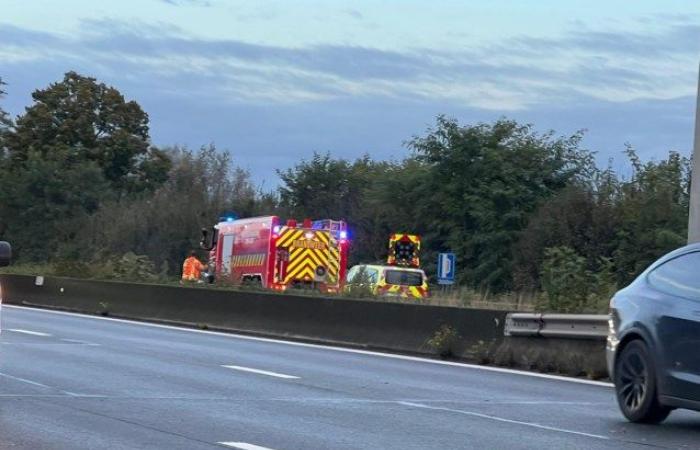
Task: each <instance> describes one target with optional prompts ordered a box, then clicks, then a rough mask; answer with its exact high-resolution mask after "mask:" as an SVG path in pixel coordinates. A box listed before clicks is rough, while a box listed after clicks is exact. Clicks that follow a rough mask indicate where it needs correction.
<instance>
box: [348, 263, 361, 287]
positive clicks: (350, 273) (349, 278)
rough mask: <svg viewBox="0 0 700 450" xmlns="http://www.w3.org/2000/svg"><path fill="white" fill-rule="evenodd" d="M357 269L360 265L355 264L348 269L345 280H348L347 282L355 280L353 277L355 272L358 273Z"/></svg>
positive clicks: (358, 269) (355, 274)
mask: <svg viewBox="0 0 700 450" xmlns="http://www.w3.org/2000/svg"><path fill="white" fill-rule="evenodd" d="M359 271H360V267H359V266H355V267H353V268H352V269H350V270H349V271H348V276H347V280H348V282H349V283H351V282H353V281H355V277H356V276H357V274H358V272H359Z"/></svg>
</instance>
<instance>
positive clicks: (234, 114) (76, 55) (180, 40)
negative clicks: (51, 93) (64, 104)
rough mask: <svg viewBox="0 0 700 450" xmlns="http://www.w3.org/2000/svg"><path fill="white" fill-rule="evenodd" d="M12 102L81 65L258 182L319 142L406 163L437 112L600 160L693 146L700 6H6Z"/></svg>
mask: <svg viewBox="0 0 700 450" xmlns="http://www.w3.org/2000/svg"><path fill="white" fill-rule="evenodd" d="M0 11H1V14H0V77H2V78H3V80H5V81H6V82H7V83H8V86H7V87H6V88H7V91H8V95H7V96H6V98H4V99H3V100H1V101H2V105H3V107H4V108H5V109H7V110H9V111H10V112H11V113H13V114H19V113H21V112H22V111H23V108H24V107H25V106H27V105H28V104H29V103H30V99H31V97H30V94H31V91H32V90H34V89H36V88H39V87H44V86H46V85H48V84H49V83H50V82H53V81H57V80H59V79H60V78H61V77H62V74H63V73H64V72H66V71H68V70H76V71H78V72H80V73H82V74H84V75H90V76H94V77H96V78H98V79H99V80H100V81H104V82H106V83H108V84H111V85H114V86H115V87H117V88H118V89H120V90H121V91H122V92H123V93H124V94H125V95H126V96H127V97H128V98H130V99H134V100H136V101H138V102H139V103H140V104H141V105H142V106H143V107H144V109H145V110H146V111H147V112H148V113H149V116H150V119H151V136H152V138H153V142H154V143H155V144H156V145H168V144H185V145H189V146H191V147H198V146H200V145H203V144H208V143H210V142H214V143H216V145H217V146H219V147H220V148H226V149H229V150H231V151H232V153H233V154H234V157H235V158H236V161H237V163H238V164H240V165H241V166H243V167H245V168H248V169H250V170H251V171H252V173H253V174H254V177H255V179H256V180H257V181H259V182H262V181H264V182H265V184H266V185H267V186H271V185H275V184H276V183H277V178H276V176H275V172H274V171H275V169H277V168H286V167H289V166H290V165H292V164H294V163H295V162H296V161H299V160H300V159H302V158H308V157H309V156H310V155H311V154H312V152H313V151H321V152H325V151H330V152H331V153H332V154H334V155H336V156H344V157H355V156H359V155H360V154H363V153H369V154H371V155H372V156H374V157H376V158H401V157H403V156H404V155H406V154H407V150H406V149H405V147H404V145H403V143H404V142H405V141H406V140H407V139H410V138H411V137H412V136H414V135H416V134H422V133H423V132H424V131H425V130H426V129H427V128H428V127H429V126H430V125H431V124H432V123H434V119H435V117H436V116H437V115H438V114H446V115H448V116H452V117H455V118H457V119H458V120H459V121H460V122H462V123H465V124H466V123H475V122H479V121H491V120H494V119H496V118H498V117H502V116H506V117H511V118H515V119H517V120H520V121H524V122H529V123H532V124H534V125H535V127H536V128H537V129H538V130H541V131H546V130H548V129H554V130H555V131H557V132H558V133H560V134H570V133H573V132H574V131H576V130H578V129H586V130H587V134H586V139H585V144H586V145H587V146H588V147H589V148H590V149H591V150H595V151H598V152H599V159H600V160H601V161H605V160H607V159H608V158H609V157H614V158H616V160H617V162H616V163H615V164H616V167H617V166H620V167H621V166H622V165H623V160H624V158H622V156H621V155H622V153H621V151H622V149H623V145H624V144H625V143H626V142H629V143H631V144H632V145H633V146H634V147H635V148H637V149H638V151H639V152H640V154H641V155H642V156H643V157H644V158H661V157H663V156H664V155H665V154H666V152H667V151H668V150H678V151H681V152H682V153H683V154H686V155H689V154H690V148H691V143H692V132H693V113H694V96H695V89H696V82H697V71H698V60H699V59H700V58H699V57H700V2H697V1H691V0H688V1H672V0H671V1H664V2H658V1H634V2H631V1H619V0H607V1H595V0H589V1H585V2H584V1H580V2H579V1H565V0H560V1H550V0H539V1H534V0H533V1H516V0H511V1H495V0H493V1H481V2H472V1H466V0H463V1H447V0H445V1H440V0H434V1H430V2H429V1H414V0H401V1H399V0H384V1H378V0H355V1H331V0H326V1H320V0H299V1H291V0H286V1H281V0H279V1H265V0H257V1H247V2H240V1H226V0H139V1H134V0H122V1H120V2H106V1H94V0H93V1H87V0H63V1H61V2H56V1H38V0H23V1H19V0H3V2H2V5H1V6H0Z"/></svg>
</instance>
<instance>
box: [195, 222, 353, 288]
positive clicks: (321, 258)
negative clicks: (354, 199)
mask: <svg viewBox="0 0 700 450" xmlns="http://www.w3.org/2000/svg"><path fill="white" fill-rule="evenodd" d="M201 246H202V248H203V249H205V250H208V251H209V256H210V261H209V262H210V270H211V272H212V273H213V275H214V278H215V279H216V280H217V281H218V282H222V283H230V284H234V285H253V286H260V287H263V288H266V289H274V290H278V291H284V290H287V289H289V288H310V289H316V290H319V291H321V292H325V293H335V292H339V291H340V289H341V288H342V286H343V284H344V280H345V275H346V270H347V260H348V250H349V246H350V241H349V239H348V231H347V225H346V223H345V222H344V221H342V220H316V221H311V220H310V219H306V220H304V221H303V222H302V223H297V222H296V221H295V220H288V221H286V222H284V223H283V222H282V221H281V220H280V219H279V217H277V216H265V217H250V218H245V219H235V218H223V220H221V221H220V222H219V223H218V224H217V225H215V226H214V227H213V228H212V229H211V230H206V229H204V230H202V241H201Z"/></svg>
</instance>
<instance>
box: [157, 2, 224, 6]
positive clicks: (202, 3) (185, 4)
mask: <svg viewBox="0 0 700 450" xmlns="http://www.w3.org/2000/svg"><path fill="white" fill-rule="evenodd" d="M158 1H159V2H161V3H167V4H168V5H170V6H203V7H210V6H212V4H211V2H210V1H207V0H158Z"/></svg>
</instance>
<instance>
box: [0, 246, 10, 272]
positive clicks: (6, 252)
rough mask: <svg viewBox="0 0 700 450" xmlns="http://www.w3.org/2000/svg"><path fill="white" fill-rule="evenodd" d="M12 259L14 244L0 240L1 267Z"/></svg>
mask: <svg viewBox="0 0 700 450" xmlns="http://www.w3.org/2000/svg"><path fill="white" fill-rule="evenodd" d="M10 260H12V246H10V243H9V242H5V241H0V267H5V266H8V265H9V264H10Z"/></svg>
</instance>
